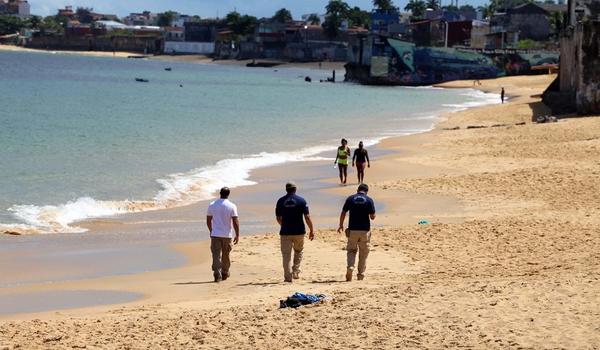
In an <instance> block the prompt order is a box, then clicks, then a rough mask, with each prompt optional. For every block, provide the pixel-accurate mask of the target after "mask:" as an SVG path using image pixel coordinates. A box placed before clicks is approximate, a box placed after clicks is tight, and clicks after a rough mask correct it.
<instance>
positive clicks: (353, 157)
mask: <svg viewBox="0 0 600 350" xmlns="http://www.w3.org/2000/svg"><path fill="white" fill-rule="evenodd" d="M356 153H357V152H356V150H354V155H353V156H352V167H354V161H355V160H356V156H357V154H356Z"/></svg>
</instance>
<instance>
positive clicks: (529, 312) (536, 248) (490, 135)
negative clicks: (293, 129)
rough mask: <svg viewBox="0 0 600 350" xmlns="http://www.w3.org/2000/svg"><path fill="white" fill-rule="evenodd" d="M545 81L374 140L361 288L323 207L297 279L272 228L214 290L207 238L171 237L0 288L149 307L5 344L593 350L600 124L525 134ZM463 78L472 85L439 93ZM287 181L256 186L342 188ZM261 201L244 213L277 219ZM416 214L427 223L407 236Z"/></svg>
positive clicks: (509, 81)
mask: <svg viewBox="0 0 600 350" xmlns="http://www.w3.org/2000/svg"><path fill="white" fill-rule="evenodd" d="M552 78H553V77H548V76H535V77H511V78H502V79H496V80H489V81H482V84H483V85H482V86H480V87H478V88H481V89H484V90H485V89H487V90H489V91H498V90H499V88H500V86H504V87H505V88H506V90H507V93H508V94H509V95H510V96H511V99H510V100H509V102H508V103H507V104H504V105H495V106H487V107H481V108H476V109H470V110H466V111H463V112H459V113H454V114H452V115H449V116H448V118H447V119H446V120H445V121H443V122H441V123H440V124H439V126H438V128H437V129H436V130H434V131H432V132H429V133H425V134H420V135H413V136H408V137H399V138H392V139H388V140H386V141H384V142H383V143H382V144H381V147H382V148H384V149H387V150H390V151H393V153H391V154H387V155H383V156H382V157H381V158H379V159H377V161H376V162H374V164H373V166H372V168H371V169H368V170H367V181H368V183H369V184H370V185H371V188H372V190H371V193H370V194H371V195H372V196H373V197H374V198H375V200H376V201H377V203H381V204H382V207H383V211H382V212H381V213H380V215H379V217H378V218H377V220H376V223H377V225H378V226H377V227H376V228H375V229H374V230H373V241H372V247H373V250H372V252H371V255H370V257H369V264H368V270H367V278H366V279H365V280H364V281H354V282H351V283H346V282H343V280H344V278H343V277H344V272H345V251H344V250H343V247H344V240H343V238H342V236H341V235H339V234H337V233H336V232H334V231H333V230H332V228H334V227H335V224H336V221H335V216H336V213H335V206H334V208H333V209H330V211H327V209H326V208H323V213H324V214H322V216H319V215H318V214H316V213H317V212H318V208H314V212H315V219H316V220H315V221H318V222H320V223H321V222H322V223H323V224H320V226H319V228H320V229H319V232H318V233H317V239H316V240H315V241H313V242H307V244H306V249H305V261H304V263H303V272H302V274H301V279H300V280H299V281H297V282H294V283H293V284H284V283H282V282H281V281H282V279H283V278H282V272H281V267H280V264H281V262H280V254H279V249H278V240H277V235H276V234H274V232H273V231H272V230H266V232H271V233H270V234H267V235H256V236H251V237H243V239H242V241H241V243H240V245H238V246H236V247H235V249H234V252H233V253H232V254H233V267H232V277H231V279H229V280H227V281H225V282H223V283H220V284H215V283H212V282H211V271H210V268H209V262H208V260H207V259H206V257H207V255H206V254H202V253H201V252H207V251H208V246H207V242H195V243H184V244H181V245H178V246H177V247H176V248H177V249H178V250H179V251H180V252H181V253H182V254H185V256H186V257H187V258H188V263H187V264H186V265H185V266H183V267H178V268H174V269H169V270H161V271H154V272H147V273H143V274H136V275H130V276H116V277H104V278H99V279H90V280H79V281H72V282H60V283H55V284H52V285H28V286H22V287H18V288H11V289H10V290H5V291H3V292H5V293H9V292H10V293H13V294H14V293H25V292H43V291H60V290H82V289H88V290H115V291H127V292H133V293H136V292H139V293H143V294H144V297H143V299H141V300H137V301H134V302H131V303H129V304H123V305H120V306H114V305H113V306H96V307H91V308H85V309H74V310H66V311H60V312H45V313H37V314H19V315H13V316H4V317H2V316H0V318H1V319H3V321H0V348H2V347H3V346H4V347H5V348H8V349H12V348H16V347H20V348H48V347H52V348H81V347H86V348H92V349H93V348H107V347H108V348H181V349H189V348H197V349H221V348H236V349H256V348H289V349H292V348H311V349H332V348H361V349H367V348H368V349H393V348H430V349H438V348H444V347H449V348H457V347H468V348H492V349H507V348H514V349H518V348H521V349H541V348H568V349H593V348H595V347H597V345H598V344H600V329H599V328H598V327H599V326H598V325H599V324H600V308H599V306H598V305H600V294H598V293H597V291H598V290H600V253H599V252H600V249H599V248H600V236H599V235H598V232H600V219H599V218H600V215H599V214H600V207H599V206H598V203H600V197H599V195H600V194H599V192H598V191H597V189H598V188H600V171H599V170H598V169H600V162H599V160H598V159H599V158H598V151H600V138H598V135H600V119H599V118H581V119H568V120H561V121H560V122H558V123H552V124H540V125H538V124H532V123H531V119H532V117H533V116H534V115H535V114H537V113H547V112H546V111H544V109H543V107H542V106H541V105H540V103H539V98H538V97H531V96H532V95H537V94H539V93H541V91H543V89H544V88H545V87H546V86H547V85H548V84H549V83H550V82H551V80H552ZM461 84H462V85H470V84H472V82H471V81H469V82H455V83H451V84H446V85H445V86H448V87H452V86H460V85H461ZM471 87H472V85H471ZM523 122H525V124H524V125H517V124H521V123H523ZM494 125H502V126H495V127H492V126H494ZM468 126H481V127H483V128H477V129H467V127H468ZM456 127H458V128H459V129H458V130H450V129H455V128H456ZM446 129H448V130H446ZM306 165H307V166H309V167H310V166H312V165H311V164H306ZM313 165H314V166H316V165H317V164H316V163H315V164H313ZM299 167H300V166H299ZM328 167H329V166H328ZM297 170H298V169H297V168H293V167H287V166H286V167H283V168H282V167H278V168H272V169H261V170H258V171H256V172H254V173H253V176H256V178H264V179H267V180H265V181H267V182H268V181H269V180H270V181H273V182H272V186H273V191H274V192H273V194H272V195H271V196H273V195H275V193H277V191H278V190H277V189H276V187H277V186H276V184H277V183H278V182H280V181H282V180H283V178H289V176H290V175H291V174H293V175H294V177H296V179H297V180H298V179H299V180H298V182H301V183H302V184H301V186H305V187H306V188H307V193H309V194H310V193H311V191H312V189H310V187H311V186H314V187H315V188H314V190H315V191H316V192H315V193H317V192H318V193H323V194H322V195H323V196H331V197H323V198H328V199H327V201H329V198H330V199H331V200H332V201H333V200H336V199H337V200H338V201H340V202H341V200H343V198H344V197H345V196H346V195H348V194H350V193H352V192H353V191H354V186H349V187H338V186H337V185H335V182H336V180H335V178H334V176H335V174H329V173H328V174H323V175H315V174H312V176H311V177H308V178H304V177H303V174H302V173H301V172H297ZM331 170H333V169H331ZM307 174H310V170H307ZM353 175H354V174H353V173H351V174H350V176H353ZM278 176H279V177H278ZM280 179H281V180H280ZM314 180H316V181H314ZM313 183H316V185H311V184H313ZM324 184H330V186H328V187H327V186H325V185H324ZM323 186H325V187H323ZM263 187H264V188H265V189H266V188H268V187H269V186H267V185H265V186H254V187H248V188H246V189H244V191H245V190H249V191H253V190H255V191H258V192H257V193H256V195H257V196H259V197H262V196H266V195H265V194H264V192H261V190H262V189H263ZM311 196H312V194H311ZM264 203H265V204H264V207H263V205H258V206H257V209H250V210H253V211H254V212H255V213H258V214H261V215H262V213H263V212H266V211H267V210H271V211H272V208H270V209H269V208H267V207H268V206H269V205H268V203H269V201H268V200H266V199H265V200H264ZM199 209H202V208H198V210H199ZM189 210H191V211H196V209H189ZM338 210H339V209H338ZM201 214H203V210H202V211H201ZM172 215H175V217H177V216H176V214H172ZM267 216H268V214H267ZM265 217H266V216H265ZM421 218H424V219H427V220H429V221H430V222H431V223H432V224H429V225H417V224H416V221H415V220H416V219H421ZM330 222H331V223H330ZM271 225H273V224H272V223H271ZM271 227H274V226H271ZM328 228H330V229H328ZM295 291H302V292H313V293H317V292H318V293H326V294H328V295H330V296H331V297H332V298H333V301H330V302H328V303H324V304H321V305H318V306H315V307H307V308H303V309H300V310H279V309H278V302H279V299H283V298H285V296H287V295H289V294H291V293H293V292H295ZM224 334H226V335H227V336H226V337H225V338H224V337H223V335H224Z"/></svg>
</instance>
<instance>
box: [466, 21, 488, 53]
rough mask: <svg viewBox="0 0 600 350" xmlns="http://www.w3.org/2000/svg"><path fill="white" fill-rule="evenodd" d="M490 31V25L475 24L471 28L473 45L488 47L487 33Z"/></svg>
mask: <svg viewBox="0 0 600 350" xmlns="http://www.w3.org/2000/svg"><path fill="white" fill-rule="evenodd" d="M489 33H490V27H489V26H473V28H472V29H471V45H470V46H471V47H474V48H478V49H483V48H485V47H486V44H487V38H486V35H488V34H489Z"/></svg>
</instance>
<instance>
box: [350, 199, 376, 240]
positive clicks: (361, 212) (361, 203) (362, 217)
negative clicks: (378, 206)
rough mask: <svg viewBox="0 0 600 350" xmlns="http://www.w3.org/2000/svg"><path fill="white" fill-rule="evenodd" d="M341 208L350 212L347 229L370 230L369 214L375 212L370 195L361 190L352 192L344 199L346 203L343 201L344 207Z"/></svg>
mask: <svg viewBox="0 0 600 350" xmlns="http://www.w3.org/2000/svg"><path fill="white" fill-rule="evenodd" d="M342 210H343V211H344V212H348V211H349V212H350V220H349V223H348V229H349V230H355V231H370V230H371V218H370V217H369V215H371V214H375V203H374V202H373V200H372V199H371V197H369V196H367V195H366V194H365V193H362V192H358V193H356V194H353V195H351V196H350V197H348V198H347V199H346V203H344V208H343V209H342Z"/></svg>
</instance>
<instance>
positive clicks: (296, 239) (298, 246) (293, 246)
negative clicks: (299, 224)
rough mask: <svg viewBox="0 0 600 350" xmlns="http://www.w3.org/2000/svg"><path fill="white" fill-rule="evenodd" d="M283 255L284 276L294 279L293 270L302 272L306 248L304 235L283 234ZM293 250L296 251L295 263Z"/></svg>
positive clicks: (289, 279)
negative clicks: (303, 253)
mask: <svg viewBox="0 0 600 350" xmlns="http://www.w3.org/2000/svg"><path fill="white" fill-rule="evenodd" d="M280 237H281V257H282V258H283V278H284V279H285V280H286V281H291V280H292V272H297V273H300V263H301V262H302V251H303V250H304V235H303V234H301V235H281V236H280ZM292 250H293V251H294V265H293V266H290V264H291V261H292Z"/></svg>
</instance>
